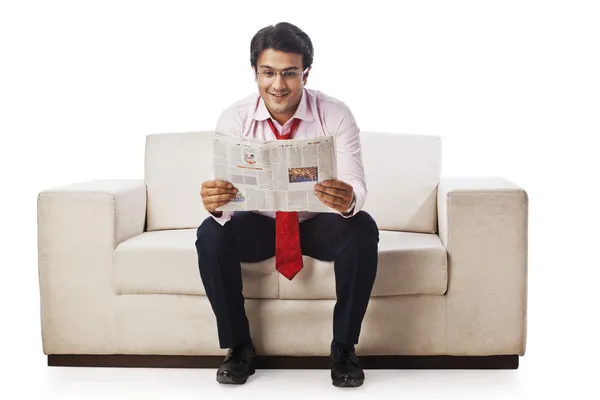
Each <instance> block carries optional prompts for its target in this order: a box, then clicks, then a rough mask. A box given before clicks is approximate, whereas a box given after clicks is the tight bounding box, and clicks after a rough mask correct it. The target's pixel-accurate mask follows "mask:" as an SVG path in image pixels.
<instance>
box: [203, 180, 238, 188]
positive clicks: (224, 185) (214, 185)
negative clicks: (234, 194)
mask: <svg viewBox="0 0 600 400" xmlns="http://www.w3.org/2000/svg"><path fill="white" fill-rule="evenodd" d="M202 187H204V188H223V189H229V188H232V187H233V185H232V184H231V183H229V182H227V181H217V180H212V181H206V182H204V183H203V184H202Z"/></svg>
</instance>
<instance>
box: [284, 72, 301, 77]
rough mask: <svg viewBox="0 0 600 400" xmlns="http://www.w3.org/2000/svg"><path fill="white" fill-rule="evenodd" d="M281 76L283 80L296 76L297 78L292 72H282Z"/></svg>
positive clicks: (296, 74)
mask: <svg viewBox="0 0 600 400" xmlns="http://www.w3.org/2000/svg"><path fill="white" fill-rule="evenodd" d="M281 76H282V77H283V78H295V77H296V76H298V73H297V72H294V71H283V72H282V73H281Z"/></svg>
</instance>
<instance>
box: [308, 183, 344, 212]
mask: <svg viewBox="0 0 600 400" xmlns="http://www.w3.org/2000/svg"><path fill="white" fill-rule="evenodd" d="M353 193H354V192H353V189H352V186H350V185H348V184H347V183H344V182H342V181H340V180H337V179H328V180H326V181H323V182H321V183H317V184H316V185H315V195H316V196H317V198H318V199H319V200H321V203H323V204H325V205H326V206H328V207H331V208H333V209H334V210H336V211H339V212H341V213H345V212H346V211H348V207H350V203H352V197H353Z"/></svg>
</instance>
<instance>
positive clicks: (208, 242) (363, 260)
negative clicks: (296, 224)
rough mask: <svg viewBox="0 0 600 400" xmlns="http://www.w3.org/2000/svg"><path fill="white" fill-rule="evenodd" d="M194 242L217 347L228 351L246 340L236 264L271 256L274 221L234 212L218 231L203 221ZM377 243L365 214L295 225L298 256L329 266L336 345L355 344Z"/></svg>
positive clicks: (371, 279) (373, 272)
mask: <svg viewBox="0 0 600 400" xmlns="http://www.w3.org/2000/svg"><path fill="white" fill-rule="evenodd" d="M196 237H197V240H196V250H197V252H198V266H199V270H200V276H201V278H202V283H203V284H204V288H205V290H206V296H207V297H208V300H209V301H210V304H211V306H212V309H213V311H214V313H215V316H216V319H217V328H218V332H219V343H220V347H221V348H223V349H225V348H231V347H234V346H235V345H237V344H239V343H242V342H244V341H247V340H250V329H249V325H248V319H247V317H246V311H245V308H244V301H245V300H244V296H243V294H242V270H241V266H240V261H243V262H258V261H262V260H265V259H268V258H271V257H273V256H274V255H275V219H273V218H270V217H266V216H263V215H260V214H257V213H253V212H235V213H234V215H233V217H232V219H231V220H230V221H229V222H227V223H226V224H225V225H223V226H222V225H220V224H219V223H218V222H216V221H215V220H214V219H213V218H212V217H208V218H207V219H205V220H204V222H203V223H202V225H200V227H199V228H198V231H197V235H196ZM378 243H379V230H378V228H377V224H376V223H375V221H374V220H373V218H371V216H370V215H369V214H368V213H366V212H364V211H360V212H358V213H357V214H356V215H355V216H353V217H351V218H344V217H342V216H340V215H338V214H334V213H322V214H319V215H318V216H316V217H314V218H312V219H310V220H307V221H304V222H301V223H300V245H301V249H302V254H304V255H307V256H310V257H313V258H315V259H318V260H322V261H334V269H335V287H336V295H337V301H336V304H335V308H334V311H333V337H334V338H335V340H337V341H338V342H340V343H343V344H346V345H353V344H356V343H358V337H359V335H360V328H361V325H362V321H363V318H364V315H365V312H366V310H367V305H368V303H369V298H370V295H371V290H372V288H373V283H374V281H375V275H376V273H377V248H378ZM300 273H302V271H301V272H300ZM292 282H293V281H292Z"/></svg>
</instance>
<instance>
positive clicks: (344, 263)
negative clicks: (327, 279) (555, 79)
mask: <svg viewBox="0 0 600 400" xmlns="http://www.w3.org/2000/svg"><path fill="white" fill-rule="evenodd" d="M250 52H251V54H250V62H251V66H252V69H253V71H254V75H255V81H256V82H257V84H258V94H253V95H250V96H248V97H246V98H245V99H243V100H241V101H238V102H237V103H235V104H233V105H232V106H231V107H229V108H228V109H226V110H225V111H224V112H223V113H222V115H221V117H220V118H219V121H218V123H217V131H219V132H222V133H226V134H230V135H233V136H247V137H253V138H256V139H260V140H264V141H266V140H275V139H282V140H285V139H289V138H293V139H306V138H312V137H319V136H324V135H335V136H336V145H337V153H336V154H337V162H338V177H339V179H338V180H328V181H323V182H318V183H316V184H315V185H314V190H315V192H314V193H315V196H317V198H318V199H319V200H320V201H321V202H322V203H323V204H325V205H327V206H328V207H330V208H331V209H332V210H331V212H329V213H309V212H299V213H295V212H293V213H292V212H287V213H286V212H277V213H274V212H223V211H218V210H217V209H218V208H220V207H222V206H223V205H225V204H227V203H229V202H230V201H231V200H232V199H233V198H235V196H236V193H237V190H236V188H235V187H234V186H233V185H232V184H231V183H229V182H224V181H215V180H211V181H207V182H204V183H203V184H202V189H201V192H200V194H201V196H202V201H203V203H204V207H205V208H206V210H208V211H209V212H210V213H211V214H212V217H209V218H207V219H206V220H205V221H204V222H203V223H202V225H201V226H200V227H199V228H198V232H197V240H196V249H197V251H198V264H199V269H200V275H201V278H202V282H203V284H204V287H205V289H206V295H207V297H208V299H209V301H210V303H211V306H212V309H213V311H214V313H215V316H216V320H217V328H218V332H219V342H220V347H221V348H223V349H225V348H229V351H228V353H227V356H226V357H225V360H224V362H223V364H222V365H221V367H220V368H219V369H218V371H217V381H218V382H220V383H245V382H246V380H247V379H248V376H249V375H252V374H253V373H254V371H255V367H254V358H255V349H254V346H253V345H252V339H251V337H250V330H249V325H248V319H247V317H246V312H245V309H244V297H243V295H242V275H241V266H240V262H258V261H262V260H265V259H268V258H271V257H273V256H275V257H276V268H277V270H278V271H280V272H281V273H282V274H283V275H284V276H286V277H287V278H288V279H290V280H291V279H292V278H293V277H294V275H295V274H297V273H298V271H299V270H301V268H302V254H305V255H307V256H310V257H313V258H316V259H319V260H324V261H334V268H335V283H336V295H337V301H336V305H335V308H334V312H333V338H332V342H331V348H330V351H331V353H330V358H331V378H332V383H333V384H334V385H336V386H342V387H354V386H360V385H361V384H362V383H363V381H364V372H363V370H362V368H361V366H360V364H359V362H358V358H357V356H356V353H355V348H354V345H355V344H356V343H358V337H359V334H360V328H361V324H362V321H363V317H364V315H365V312H366V309H367V305H368V302H369V298H370V295H371V290H372V288H373V283H374V281H375V275H376V271H377V248H378V242H379V231H378V228H377V225H376V223H375V221H374V220H373V219H372V218H371V216H369V214H367V213H366V212H364V211H361V208H362V206H363V204H364V203H365V199H366V195H367V187H366V183H365V174H364V170H363V165H362V156H361V144H360V137H359V129H358V126H357V125H356V122H355V121H354V117H353V115H352V113H351V112H350V110H349V109H348V107H347V106H346V105H345V104H344V103H342V102H340V101H338V100H336V99H334V98H332V97H329V96H326V95H325V94H323V93H321V92H318V91H314V90H309V89H306V88H305V85H306V82H307V79H308V75H309V73H310V70H311V65H312V61H313V47H312V42H311V40H310V38H309V37H308V35H306V34H305V33H304V32H303V31H301V30H300V29H299V28H297V27H296V26H294V25H292V24H289V23H283V22H282V23H279V24H277V25H275V26H272V25H271V26H267V27H265V28H263V29H261V30H260V31H258V32H257V33H256V35H255V36H254V37H253V39H252V41H251V45H250ZM276 232H277V233H276ZM298 242H299V243H298Z"/></svg>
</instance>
